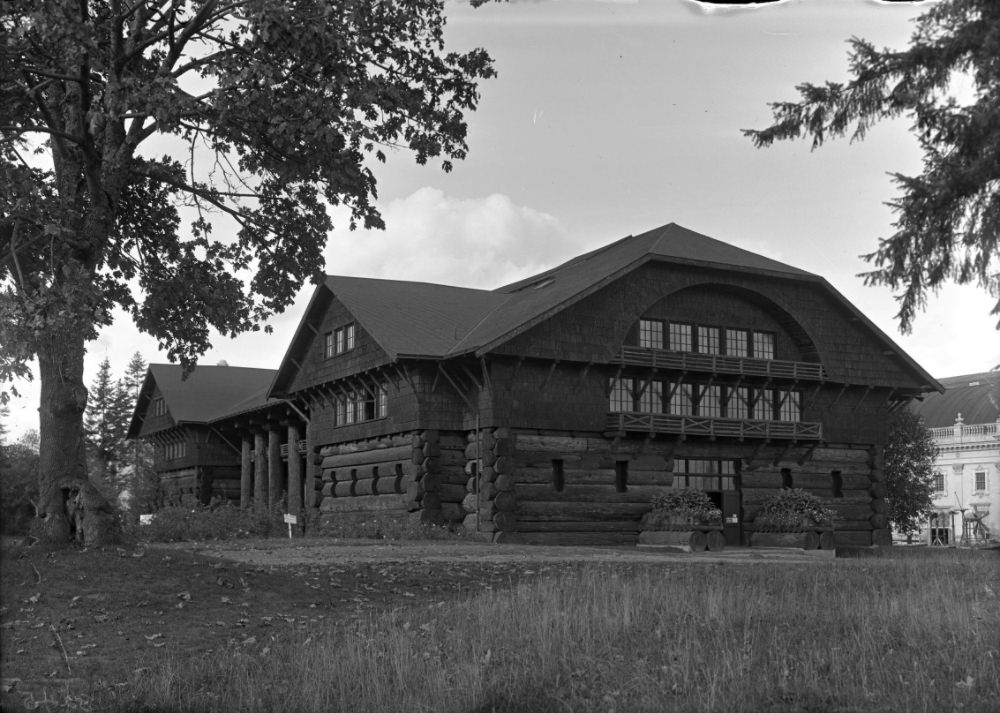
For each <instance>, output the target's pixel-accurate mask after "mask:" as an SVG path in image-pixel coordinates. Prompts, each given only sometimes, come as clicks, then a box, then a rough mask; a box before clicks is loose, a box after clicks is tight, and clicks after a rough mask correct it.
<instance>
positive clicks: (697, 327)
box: [638, 319, 776, 359]
mask: <svg viewBox="0 0 1000 713" xmlns="http://www.w3.org/2000/svg"><path fill="white" fill-rule="evenodd" d="M775 341H776V339H775V334H774V332H756V331H753V330H750V329H741V328H734V327H717V326H713V325H705V324H685V323H683V322H664V321H662V320H659V319H640V320H639V333H638V344H639V346H640V347H642V348H643V349H669V350H671V351H675V352H697V353H699V354H725V355H727V356H734V357H751V358H754V359H774V358H775Z"/></svg>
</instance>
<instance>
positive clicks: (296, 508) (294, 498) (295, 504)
mask: <svg viewBox="0 0 1000 713" xmlns="http://www.w3.org/2000/svg"><path fill="white" fill-rule="evenodd" d="M301 510H302V456H300V455H299V425H298V424H297V423H294V422H289V423H288V512H289V513H290V514H292V515H299V514H301V513H300V511H301Z"/></svg>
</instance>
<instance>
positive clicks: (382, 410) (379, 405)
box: [375, 385, 389, 418]
mask: <svg viewBox="0 0 1000 713" xmlns="http://www.w3.org/2000/svg"><path fill="white" fill-rule="evenodd" d="M388 415H389V391H388V390H387V389H386V388H385V387H384V386H381V385H380V386H379V387H378V401H377V402H376V404H375V418H385V417H386V416H388Z"/></svg>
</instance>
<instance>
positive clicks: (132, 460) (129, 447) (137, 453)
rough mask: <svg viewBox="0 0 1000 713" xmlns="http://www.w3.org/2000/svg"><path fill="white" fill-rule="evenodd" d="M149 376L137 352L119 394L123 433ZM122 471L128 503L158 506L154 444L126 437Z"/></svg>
mask: <svg viewBox="0 0 1000 713" xmlns="http://www.w3.org/2000/svg"><path fill="white" fill-rule="evenodd" d="M145 379H146V361H145V360H144V359H143V358H142V354H140V353H139V352H135V353H134V354H133V355H132V359H131V360H129V363H128V366H127V367H126V369H125V376H124V377H122V379H121V381H120V382H119V384H120V388H119V394H120V397H121V399H122V400H123V402H124V404H125V409H124V413H125V418H124V433H125V434H127V433H128V428H129V424H130V423H131V419H132V413H133V412H134V411H135V406H136V403H137V402H138V400H139V392H140V391H141V390H142V383H143V381H145ZM122 470H123V473H124V474H125V481H126V490H127V493H128V498H127V499H128V502H129V507H130V509H131V510H133V511H135V512H136V513H145V512H152V511H153V510H155V509H156V507H157V499H158V496H159V479H158V477H157V475H156V471H154V470H153V446H152V444H150V443H147V442H145V441H143V440H140V439H138V438H136V439H133V440H127V439H126V440H123V445H122Z"/></svg>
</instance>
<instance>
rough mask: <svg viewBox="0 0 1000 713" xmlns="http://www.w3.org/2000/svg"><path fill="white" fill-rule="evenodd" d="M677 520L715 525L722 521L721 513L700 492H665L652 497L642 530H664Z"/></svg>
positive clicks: (691, 490)
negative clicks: (650, 506) (651, 503)
mask: <svg viewBox="0 0 1000 713" xmlns="http://www.w3.org/2000/svg"><path fill="white" fill-rule="evenodd" d="M678 519H681V520H686V521H688V522H689V523H690V524H712V525H715V524H719V523H720V522H721V521H722V511H721V510H719V509H718V508H717V507H715V503H713V502H712V500H711V498H709V497H708V493H706V492H704V491H702V490H695V489H693V488H680V489H677V490H667V491H665V492H662V493H658V494H656V495H655V496H653V509H652V510H651V511H649V512H648V513H646V516H645V517H644V518H643V521H642V527H643V529H644V530H658V529H666V528H667V527H668V526H670V525H672V524H675V521H676V520H678Z"/></svg>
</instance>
